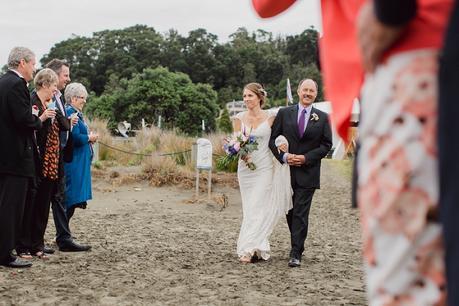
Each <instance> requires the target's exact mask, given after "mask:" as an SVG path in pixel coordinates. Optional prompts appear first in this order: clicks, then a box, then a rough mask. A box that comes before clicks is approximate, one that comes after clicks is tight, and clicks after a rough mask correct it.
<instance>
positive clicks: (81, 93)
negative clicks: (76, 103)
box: [64, 83, 88, 104]
mask: <svg viewBox="0 0 459 306" xmlns="http://www.w3.org/2000/svg"><path fill="white" fill-rule="evenodd" d="M87 96H88V91H87V90H86V87H84V85H83V84H81V83H70V84H69V85H67V87H65V92H64V98H65V102H66V103H67V104H70V103H71V102H72V98H74V97H85V98H86V97H87Z"/></svg>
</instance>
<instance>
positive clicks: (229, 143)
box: [223, 132, 258, 170]
mask: <svg viewBox="0 0 459 306" xmlns="http://www.w3.org/2000/svg"><path fill="white" fill-rule="evenodd" d="M223 149H224V150H225V152H226V157H225V159H226V161H227V162H230V160H231V159H233V158H238V159H239V158H240V159H242V160H243V161H244V162H245V164H246V165H247V167H248V168H249V169H251V170H255V169H256V168H257V167H256V166H255V164H254V163H253V162H251V161H250V153H252V152H253V151H255V150H257V149H258V142H257V139H256V137H255V136H253V135H250V133H249V135H245V134H244V133H241V132H238V133H234V134H233V135H232V136H231V137H227V138H225V139H224V144H223Z"/></svg>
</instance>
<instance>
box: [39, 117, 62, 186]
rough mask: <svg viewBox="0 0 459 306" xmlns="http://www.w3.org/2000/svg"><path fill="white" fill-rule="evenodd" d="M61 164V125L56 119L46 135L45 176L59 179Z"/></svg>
mask: <svg viewBox="0 0 459 306" xmlns="http://www.w3.org/2000/svg"><path fill="white" fill-rule="evenodd" d="M58 165H59V125H58V123H57V120H56V119H55V120H54V121H53V122H52V124H51V129H50V130H49V131H48V135H47V136H46V147H45V155H44V158H43V177H46V178H48V179H50V180H57V178H58Z"/></svg>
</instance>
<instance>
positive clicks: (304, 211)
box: [269, 79, 332, 267]
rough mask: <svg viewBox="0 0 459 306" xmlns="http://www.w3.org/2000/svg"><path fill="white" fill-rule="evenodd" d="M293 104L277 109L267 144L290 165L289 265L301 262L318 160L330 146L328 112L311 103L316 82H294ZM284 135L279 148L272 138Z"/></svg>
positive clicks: (318, 174)
mask: <svg viewBox="0 0 459 306" xmlns="http://www.w3.org/2000/svg"><path fill="white" fill-rule="evenodd" d="M297 92H298V97H299V100H300V102H299V103H298V104H297V105H293V106H289V107H286V108H283V109H280V110H279V113H278V114H277V116H276V119H275V120H274V123H273V126H272V130H271V139H270V142H269V147H270V149H271V151H272V152H273V154H274V156H275V157H276V158H277V159H278V160H279V162H280V163H288V164H289V165H290V176H291V184H292V188H293V208H292V209H291V210H290V211H289V213H288V215H287V223H288V227H289V229H290V236H291V245H292V249H291V251H290V260H289V263H288V265H289V266H290V267H298V266H300V265H301V256H302V254H303V251H304V241H305V240H306V236H307V233H308V217H309V209H310V207H311V201H312V196H313V195H314V191H315V190H316V189H318V188H320V164H321V159H322V158H324V157H325V156H326V155H327V154H328V152H329V151H330V149H331V147H332V132H331V128H330V122H329V119H328V115H327V114H326V113H324V112H322V111H320V110H318V109H316V108H314V107H313V106H312V103H313V102H314V101H315V99H316V97H317V92H318V86H317V83H316V82H315V81H314V80H311V79H304V80H302V81H301V82H300V84H299V85H298V91H297ZM279 135H283V136H285V138H287V141H288V143H289V152H288V153H283V152H279V151H278V149H277V147H276V145H275V140H276V138H277V137H278V136H279Z"/></svg>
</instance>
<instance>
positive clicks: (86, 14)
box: [0, 0, 321, 67]
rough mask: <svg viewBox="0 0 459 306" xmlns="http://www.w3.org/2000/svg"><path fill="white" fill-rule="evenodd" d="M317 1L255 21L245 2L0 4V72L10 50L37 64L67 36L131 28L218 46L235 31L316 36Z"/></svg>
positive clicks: (20, 0) (303, 0) (46, 0)
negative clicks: (201, 35)
mask: <svg viewBox="0 0 459 306" xmlns="http://www.w3.org/2000/svg"><path fill="white" fill-rule="evenodd" d="M319 5H320V4H319V1H318V0H299V1H298V2H297V3H296V4H295V5H293V6H292V7H291V8H290V9H289V10H288V11H286V12H284V13H283V14H281V15H279V16H277V17H275V18H271V19H260V18H258V16H257V15H256V14H255V12H254V10H253V8H252V6H251V1H250V0H200V1H198V0H110V1H109V0H73V1H72V0H59V1H57V0H39V1H33V0H0V12H2V16H1V17H0V42H1V43H0V44H1V48H0V67H1V66H3V65H4V64H6V62H7V59H8V54H9V51H10V50H11V48H13V47H14V46H25V47H29V48H30V49H32V51H34V52H35V53H36V55H37V59H38V60H39V59H40V58H41V57H42V56H43V54H46V53H48V52H49V50H50V48H51V47H52V46H53V45H54V44H55V43H57V42H60V41H62V40H65V39H68V38H70V37H71V35H72V34H76V35H80V36H90V35H91V34H92V33H93V32H98V31H101V30H106V29H110V30H111V29H122V28H126V27H129V26H132V25H135V24H144V25H148V26H151V27H154V28H155V30H156V31H158V32H161V33H164V32H166V31H167V30H169V29H171V28H174V29H176V30H178V32H179V33H181V34H183V35H187V33H188V32H189V31H191V30H194V29H197V28H204V29H206V30H207V31H208V32H210V33H213V34H216V35H217V36H218V38H219V40H220V41H221V42H224V41H226V40H227V39H228V35H230V34H231V33H234V32H235V31H236V30H237V28H239V27H246V28H247V29H248V30H249V31H253V30H256V29H263V30H266V31H269V32H273V33H275V34H299V33H301V32H302V31H303V30H305V29H306V28H308V27H309V26H311V25H312V26H314V27H315V28H316V29H318V30H319V31H320V29H321V26H320V22H321V21H320V9H319Z"/></svg>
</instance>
